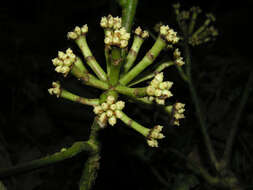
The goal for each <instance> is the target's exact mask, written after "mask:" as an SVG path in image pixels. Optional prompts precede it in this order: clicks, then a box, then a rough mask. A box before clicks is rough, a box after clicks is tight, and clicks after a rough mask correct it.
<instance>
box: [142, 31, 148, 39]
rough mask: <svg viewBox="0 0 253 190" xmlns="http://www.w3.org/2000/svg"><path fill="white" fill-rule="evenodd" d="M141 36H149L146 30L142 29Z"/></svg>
mask: <svg viewBox="0 0 253 190" xmlns="http://www.w3.org/2000/svg"><path fill="white" fill-rule="evenodd" d="M141 37H142V38H143V39H144V38H148V37H149V33H148V31H146V30H144V31H143V32H142V34H141Z"/></svg>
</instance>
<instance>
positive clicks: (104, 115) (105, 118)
mask: <svg viewBox="0 0 253 190" xmlns="http://www.w3.org/2000/svg"><path fill="white" fill-rule="evenodd" d="M106 120H107V117H106V113H105V112H104V113H102V114H101V115H100V116H99V121H100V122H101V123H103V124H104V123H105V122H106Z"/></svg>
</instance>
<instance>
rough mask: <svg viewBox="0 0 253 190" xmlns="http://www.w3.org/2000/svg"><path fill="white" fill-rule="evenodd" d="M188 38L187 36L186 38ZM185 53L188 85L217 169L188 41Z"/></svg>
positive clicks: (185, 44) (209, 153) (210, 156)
mask: <svg viewBox="0 0 253 190" xmlns="http://www.w3.org/2000/svg"><path fill="white" fill-rule="evenodd" d="M186 39H187V38H186ZM184 53H185V62H186V75H187V78H188V85H189V88H190V92H191V96H192V99H193V102H194V105H195V109H196V112H197V116H198V119H199V123H200V130H201V133H202V135H203V138H204V142H205V146H206V147H207V152H208V155H209V158H210V160H211V163H212V165H213V166H214V167H215V168H216V169H217V167H218V161H217V158H216V156H215V151H214V149H213V145H212V142H211V139H210V136H209V135H208V132H207V128H206V124H205V121H204V116H203V113H202V110H201V106H200V103H199V98H198V95H197V92H196V89H195V87H194V84H193V82H192V76H191V55H190V48H189V45H188V44H187V41H185V43H184Z"/></svg>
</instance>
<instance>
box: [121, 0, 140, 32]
mask: <svg viewBox="0 0 253 190" xmlns="http://www.w3.org/2000/svg"><path fill="white" fill-rule="evenodd" d="M119 4H120V6H121V8H122V26H123V27H125V29H126V31H127V32H130V31H131V28H132V25H133V20H134V17H135V12H136V7H137V5H138V0H127V1H122V0H121V1H120V3H119Z"/></svg>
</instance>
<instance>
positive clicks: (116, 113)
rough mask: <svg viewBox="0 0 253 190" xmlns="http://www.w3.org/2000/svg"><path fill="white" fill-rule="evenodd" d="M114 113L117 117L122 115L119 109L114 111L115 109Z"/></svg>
mask: <svg viewBox="0 0 253 190" xmlns="http://www.w3.org/2000/svg"><path fill="white" fill-rule="evenodd" d="M115 115H116V117H117V118H119V119H120V118H121V117H122V114H121V111H119V110H116V111H115Z"/></svg>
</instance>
